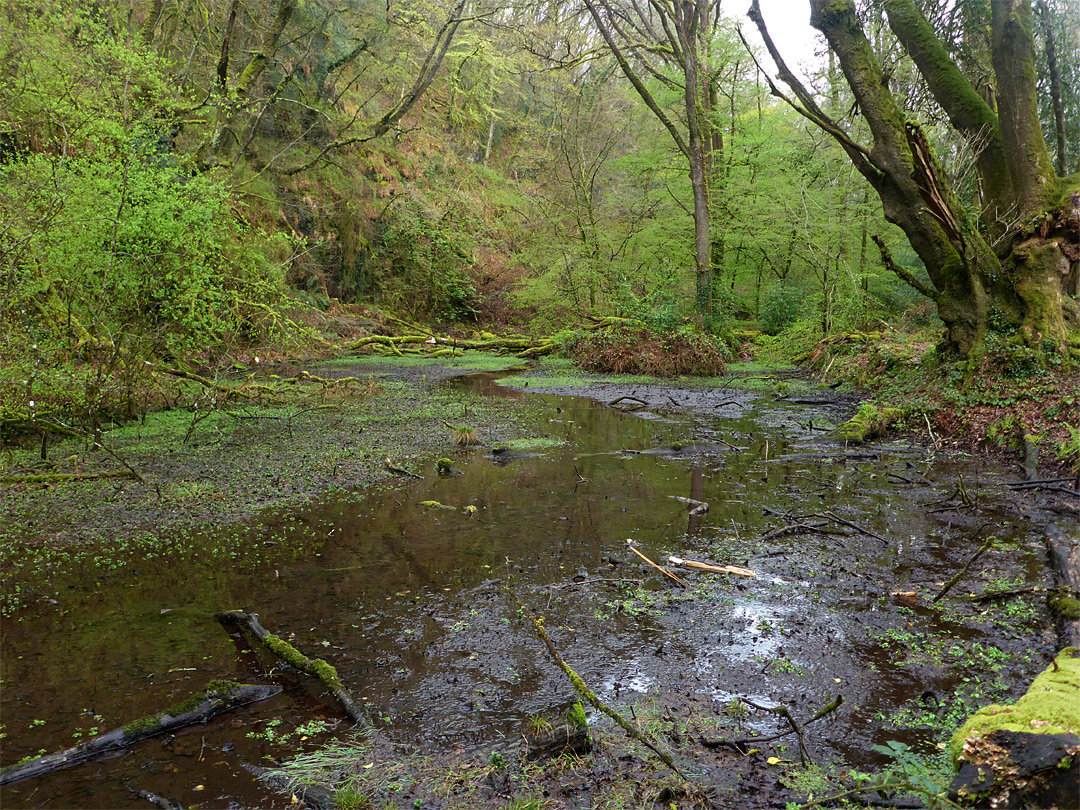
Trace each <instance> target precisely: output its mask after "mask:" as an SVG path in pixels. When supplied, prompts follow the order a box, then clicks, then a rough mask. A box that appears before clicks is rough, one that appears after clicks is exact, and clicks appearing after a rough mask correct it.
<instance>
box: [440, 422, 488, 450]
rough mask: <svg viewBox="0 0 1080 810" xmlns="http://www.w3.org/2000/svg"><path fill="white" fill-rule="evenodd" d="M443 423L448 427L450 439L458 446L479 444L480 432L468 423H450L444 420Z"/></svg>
mask: <svg viewBox="0 0 1080 810" xmlns="http://www.w3.org/2000/svg"><path fill="white" fill-rule="evenodd" d="M443 424H444V425H446V426H447V427H448V428H450V441H452V442H453V443H454V444H456V445H457V446H458V447H474V446H476V445H478V444H480V434H479V433H477V432H476V429H475V428H473V427H470V426H469V425H451V424H450V423H449V422H445V421H444V422H443Z"/></svg>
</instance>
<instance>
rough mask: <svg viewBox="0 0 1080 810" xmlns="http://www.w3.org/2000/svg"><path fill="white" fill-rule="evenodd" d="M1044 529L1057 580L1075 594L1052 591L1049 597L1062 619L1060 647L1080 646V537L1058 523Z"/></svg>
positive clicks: (1058, 583) (1060, 619) (1051, 608)
mask: <svg viewBox="0 0 1080 810" xmlns="http://www.w3.org/2000/svg"><path fill="white" fill-rule="evenodd" d="M1043 533H1044V534H1045V536H1046V550H1047V556H1048V557H1049V560H1050V568H1051V569H1052V570H1053V572H1054V582H1055V584H1056V585H1058V587H1059V588H1061V589H1064V590H1066V591H1068V592H1069V593H1071V594H1072V595H1071V596H1068V595H1066V594H1065V593H1057V594H1051V595H1050V596H1049V598H1048V599H1047V605H1048V606H1049V608H1050V610H1051V612H1052V613H1054V615H1055V616H1057V618H1058V621H1059V626H1058V649H1063V648H1064V647H1080V599H1078V598H1076V592H1077V591H1080V537H1077V536H1076V535H1075V534H1074V535H1067V534H1066V533H1065V532H1064V531H1062V530H1061V529H1060V528H1059V527H1058V525H1057V524H1056V523H1049V524H1047V526H1046V529H1045V531H1044V532H1043Z"/></svg>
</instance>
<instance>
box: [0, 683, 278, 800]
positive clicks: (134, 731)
mask: <svg viewBox="0 0 1080 810" xmlns="http://www.w3.org/2000/svg"><path fill="white" fill-rule="evenodd" d="M280 691H281V687H280V686H245V685H243V684H238V683H232V682H229V681H213V682H211V683H209V684H208V685H207V687H206V689H204V690H203V691H201V692H197V693H196V694H194V695H192V696H191V697H190V698H188V699H187V700H185V701H184V702H183V703H179V704H177V705H176V706H173V707H172V708H170V709H167V710H166V711H164V712H161V713H160V714H151V715H148V716H146V717H143V718H140V719H139V720H136V721H134V722H133V723H128V724H127V725H126V726H124V727H123V728H118V729H114V730H113V731H110V732H108V733H107V734H101V735H99V736H97V737H94V738H93V739H92V740H87V741H86V742H84V743H80V744H79V745H76V746H75V747H74V748H69V749H67V750H66V751H60V752H58V753H55V754H46V755H45V756H42V757H38V758H37V759H32V760H30V761H29V762H24V763H23V764H22V765H14V766H12V767H10V768H7V769H5V770H3V771H0V785H6V784H10V783H12V782H18V781H20V780H22V779H29V778H30V777H33V776H42V775H43V774H47V773H52V772H53V771H58V770H61V769H63V768H70V767H72V766H73V765H80V764H82V763H83V762H89V761H90V760H92V759H96V758H98V757H100V756H103V755H105V754H109V753H112V752H114V751H122V750H123V749H125V748H127V747H129V746H131V745H134V744H135V743H137V742H139V741H141V740H145V739H149V738H150V737H156V736H157V735H159V734H165V733H167V732H170V731H176V730H177V729H181V728H184V727H185V726H190V725H194V724H195V723H205V722H206V721H207V720H209V719H210V718H212V717H216V716H217V715H219V714H222V713H224V712H227V711H231V710H232V709H235V708H237V707H239V706H245V705H247V704H248V703H254V702H256V701H259V700H266V698H269V697H273V696H274V695H276V694H278V693H279V692H280Z"/></svg>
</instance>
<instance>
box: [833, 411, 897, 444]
mask: <svg viewBox="0 0 1080 810" xmlns="http://www.w3.org/2000/svg"><path fill="white" fill-rule="evenodd" d="M903 418H904V412H903V411H902V410H900V409H899V408H878V407H877V406H876V405H872V404H871V403H869V402H865V403H863V404H862V405H861V406H859V410H858V413H856V414H855V415H854V416H853V417H851V418H850V419H849V420H847V421H846V422H844V423H843V424H842V425H840V426H839V427H838V428H837V429H836V438H837V439H839V440H840V441H842V442H845V443H847V444H862V443H863V442H865V441H869V440H870V439H873V438H876V437H878V436H880V435H882V434H883V433H885V431H887V430H888V429H889V428H891V427H892V426H893V425H895V424H896V423H897V422H899V421H900V420H901V419H903Z"/></svg>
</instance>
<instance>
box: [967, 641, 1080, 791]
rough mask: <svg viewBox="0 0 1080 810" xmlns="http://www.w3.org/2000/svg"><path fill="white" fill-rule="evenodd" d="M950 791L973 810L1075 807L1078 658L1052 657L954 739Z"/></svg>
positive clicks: (1071, 654) (1070, 652)
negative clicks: (1007, 700) (1009, 699)
mask: <svg viewBox="0 0 1080 810" xmlns="http://www.w3.org/2000/svg"><path fill="white" fill-rule="evenodd" d="M950 753H951V754H952V758H953V762H954V764H956V765H957V766H958V767H959V768H960V772H959V773H958V774H957V778H956V780H955V781H954V782H953V784H952V787H951V792H952V794H953V797H954V798H955V799H957V800H959V801H962V802H963V803H965V804H969V805H972V806H975V807H1076V806H1077V805H1076V800H1077V798H1078V797H1080V792H1078V790H1077V784H1078V781H1077V780H1078V776H1080V658H1078V657H1077V651H1076V649H1075V648H1073V647H1068V648H1066V649H1064V650H1062V651H1061V652H1060V653H1059V654H1058V656H1057V658H1055V659H1054V661H1053V662H1052V663H1051V664H1050V666H1049V667H1048V668H1047V669H1046V670H1044V671H1043V672H1042V673H1041V674H1040V675H1039V676H1038V677H1037V678H1036V679H1035V680H1034V681H1033V682H1032V684H1031V686H1030V687H1029V688H1028V690H1027V692H1026V693H1025V694H1024V696H1023V697H1021V698H1020V699H1019V700H1018V701H1016V703H1015V704H1013V705H1011V706H997V705H995V706H986V707H984V708H982V709H980V710H979V711H978V712H976V713H975V714H974V715H972V717H971V718H969V719H968V721H967V722H966V723H965V724H964V725H963V726H962V727H961V728H960V730H959V731H957V732H956V734H955V735H953V738H952V744H951V748H950Z"/></svg>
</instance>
